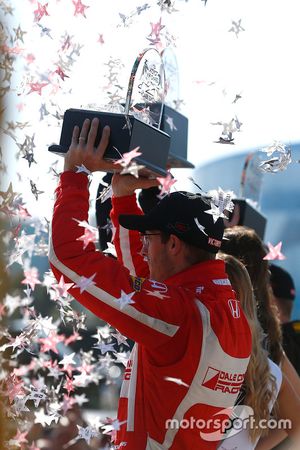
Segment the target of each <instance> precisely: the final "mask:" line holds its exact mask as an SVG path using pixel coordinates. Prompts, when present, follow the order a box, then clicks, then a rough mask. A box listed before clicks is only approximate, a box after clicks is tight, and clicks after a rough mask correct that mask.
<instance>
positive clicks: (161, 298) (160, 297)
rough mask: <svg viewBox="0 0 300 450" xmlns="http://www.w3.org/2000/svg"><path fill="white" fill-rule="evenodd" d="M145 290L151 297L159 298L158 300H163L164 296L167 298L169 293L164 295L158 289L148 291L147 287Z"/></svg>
mask: <svg viewBox="0 0 300 450" xmlns="http://www.w3.org/2000/svg"><path fill="white" fill-rule="evenodd" d="M145 292H146V294H147V295H151V296H152V297H156V298H159V299H160V300H163V299H164V298H168V297H169V295H165V294H163V293H162V292H159V291H150V290H149V289H145Z"/></svg>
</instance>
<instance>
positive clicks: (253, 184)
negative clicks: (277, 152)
mask: <svg viewBox="0 0 300 450" xmlns="http://www.w3.org/2000/svg"><path fill="white" fill-rule="evenodd" d="M260 163H261V158H260V154H259V153H258V152H252V153H249V154H248V155H247V157H246V160H245V162H244V166H243V170H242V175H241V183H240V198H236V199H233V203H234V204H235V207H234V210H233V212H232V213H231V215H230V217H229V221H228V220H224V222H225V226H226V227H230V226H234V225H244V226H246V227H249V228H253V229H254V230H255V231H256V233H257V234H258V235H259V237H260V238H261V239H262V240H263V238H264V233H265V228H266V224H267V219H266V217H265V216H264V215H263V214H262V213H261V212H260V211H259V203H260V197H261V188H262V182H263V173H262V172H261V170H260V169H259V166H260Z"/></svg>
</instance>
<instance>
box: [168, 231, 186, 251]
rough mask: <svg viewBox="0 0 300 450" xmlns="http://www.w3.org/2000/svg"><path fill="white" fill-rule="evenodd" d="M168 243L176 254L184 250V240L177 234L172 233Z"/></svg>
mask: <svg viewBox="0 0 300 450" xmlns="http://www.w3.org/2000/svg"><path fill="white" fill-rule="evenodd" d="M168 244H169V250H170V252H171V253H172V254H173V255H174V256H176V255H178V253H179V252H181V251H182V246H183V242H182V241H181V240H180V239H179V238H178V237H177V236H175V234H171V235H170V239H169V241H168Z"/></svg>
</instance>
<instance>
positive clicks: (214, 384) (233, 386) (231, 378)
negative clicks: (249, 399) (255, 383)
mask: <svg viewBox="0 0 300 450" xmlns="http://www.w3.org/2000/svg"><path fill="white" fill-rule="evenodd" d="M243 381H244V374H243V373H233V372H225V371H224V370H218V369H214V368H213V367H209V368H208V369H207V371H206V374H205V377H204V380H203V382H202V386H204V387H206V388H208V389H212V390H213V391H221V392H223V393H224V394H237V393H238V392H239V391H240V389H241V386H242V384H243Z"/></svg>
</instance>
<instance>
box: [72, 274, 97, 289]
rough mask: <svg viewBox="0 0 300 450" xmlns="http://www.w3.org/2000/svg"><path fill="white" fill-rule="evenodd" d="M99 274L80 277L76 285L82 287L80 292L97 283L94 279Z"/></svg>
mask: <svg viewBox="0 0 300 450" xmlns="http://www.w3.org/2000/svg"><path fill="white" fill-rule="evenodd" d="M96 275H97V274H96V273H94V275H92V276H91V277H89V278H86V277H83V276H82V277H80V280H79V281H78V283H77V284H76V285H75V286H74V287H75V288H79V289H80V294H82V293H83V292H84V291H85V290H86V289H88V288H89V287H90V286H93V285H95V284H96V283H95V282H94V281H93V279H94V278H95V276H96Z"/></svg>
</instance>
